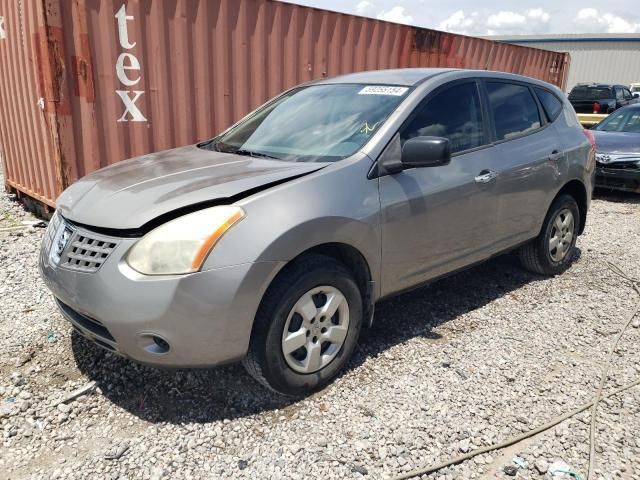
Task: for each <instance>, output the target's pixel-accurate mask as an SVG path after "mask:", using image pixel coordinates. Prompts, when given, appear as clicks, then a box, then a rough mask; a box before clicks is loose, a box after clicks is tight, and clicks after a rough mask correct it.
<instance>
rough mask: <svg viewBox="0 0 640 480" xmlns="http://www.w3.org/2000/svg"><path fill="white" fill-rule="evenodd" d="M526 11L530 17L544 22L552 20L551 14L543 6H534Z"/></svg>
mask: <svg viewBox="0 0 640 480" xmlns="http://www.w3.org/2000/svg"><path fill="white" fill-rule="evenodd" d="M525 13H526V15H527V17H528V18H529V19H531V20H536V21H539V22H542V23H549V20H551V15H549V14H548V13H547V12H545V11H544V10H543V9H541V8H532V9H531V10H527V11H526V12H525Z"/></svg>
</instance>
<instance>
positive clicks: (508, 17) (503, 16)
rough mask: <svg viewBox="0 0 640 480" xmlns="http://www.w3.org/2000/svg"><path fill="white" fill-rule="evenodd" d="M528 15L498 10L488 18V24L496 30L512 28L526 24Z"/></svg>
mask: <svg viewBox="0 0 640 480" xmlns="http://www.w3.org/2000/svg"><path fill="white" fill-rule="evenodd" d="M526 21H527V17H525V16H524V15H520V14H519V13H516V12H504V11H503V12H498V13H494V14H493V15H490V16H489V18H487V26H488V27H490V28H493V29H495V30H510V29H513V28H516V27H520V26H522V25H524V24H525V23H526Z"/></svg>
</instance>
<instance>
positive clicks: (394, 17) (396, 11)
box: [378, 6, 413, 23]
mask: <svg viewBox="0 0 640 480" xmlns="http://www.w3.org/2000/svg"><path fill="white" fill-rule="evenodd" d="M378 19H379V20H387V21H388V22H396V23H413V17H412V16H411V15H409V14H406V13H405V10H404V7H400V6H395V7H393V8H391V9H390V10H383V11H381V12H380V13H379V14H378Z"/></svg>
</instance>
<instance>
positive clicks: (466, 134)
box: [400, 82, 487, 153]
mask: <svg viewBox="0 0 640 480" xmlns="http://www.w3.org/2000/svg"><path fill="white" fill-rule="evenodd" d="M423 136H430V137H444V138H448V139H449V141H450V142H451V153H456V152H461V151H464V150H470V149H472V148H476V147H480V146H482V145H484V144H486V143H487V141H486V138H485V135H484V123H483V121H482V108H481V106H480V95H479V94H478V88H477V85H476V83H475V82H469V83H463V84H459V85H454V86H452V87H449V88H447V89H446V90H444V91H443V92H440V93H437V94H436V95H435V96H433V97H432V98H430V99H429V100H427V102H426V103H423V104H421V105H420V106H418V108H417V109H416V115H415V116H414V117H413V119H412V120H411V121H410V122H409V124H408V125H406V126H405V127H404V128H403V129H402V131H401V132H400V140H401V142H402V143H403V144H404V142H405V141H407V140H409V139H410V138H414V137H423Z"/></svg>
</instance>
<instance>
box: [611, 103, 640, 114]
mask: <svg viewBox="0 0 640 480" xmlns="http://www.w3.org/2000/svg"><path fill="white" fill-rule="evenodd" d="M620 110H640V103H630V104H629V105H625V106H624V107H622V108H619V109H617V110H616V111H615V112H613V113H617V112H619V111H620Z"/></svg>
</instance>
